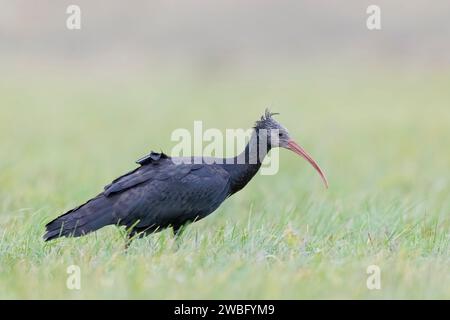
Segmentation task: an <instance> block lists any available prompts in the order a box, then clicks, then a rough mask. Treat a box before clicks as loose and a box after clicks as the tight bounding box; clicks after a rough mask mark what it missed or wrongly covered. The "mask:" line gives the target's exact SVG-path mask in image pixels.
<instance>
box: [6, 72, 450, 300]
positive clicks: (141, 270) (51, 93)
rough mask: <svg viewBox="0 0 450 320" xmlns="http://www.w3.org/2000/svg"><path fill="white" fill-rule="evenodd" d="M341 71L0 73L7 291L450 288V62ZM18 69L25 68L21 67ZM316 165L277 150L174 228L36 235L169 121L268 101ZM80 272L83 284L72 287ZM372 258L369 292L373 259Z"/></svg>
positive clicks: (431, 293) (394, 293)
mask: <svg viewBox="0 0 450 320" xmlns="http://www.w3.org/2000/svg"><path fill="white" fill-rule="evenodd" d="M356 70H357V69H356V68H355V69H353V70H352V72H349V71H348V70H344V69H329V70H325V69H324V70H319V71H317V70H315V71H314V72H312V71H311V70H308V69H295V68H294V70H290V71H278V72H272V71H268V70H265V71H260V72H259V73H251V72H249V73H248V74H245V73H242V74H234V73H233V72H230V73H229V74H219V75H212V76H210V78H207V77H204V76H193V75H192V74H190V73H188V72H186V73H183V72H178V73H177V72H172V71H170V72H159V71H158V70H144V71H145V72H143V73H142V74H145V76H143V75H136V74H131V75H120V76H114V77H110V76H108V75H103V76H102V75H97V76H92V77H91V76H90V77H88V79H85V77H83V76H81V75H76V74H74V73H67V74H66V73H64V72H62V73H58V72H54V71H51V70H50V71H49V70H47V71H46V72H32V71H27V72H26V73H10V74H9V77H4V79H3V80H1V81H2V82H1V83H0V146H1V148H0V298H8V299H15V298H26V299H35V298H56V299H62V298H69V299H70V298H108V299H116V298H139V299H154V298H162V299H165V298H183V299H195V298H212V299H216V298H233V299H234V298H239V299H241V298H255V299H261V298H275V299H284V298H287V299H298V298H361V299H370V298H375V299H379V298H396V299H397V298H413V299H416V298H417V299H418V298H440V299H443V298H447V299H448V298H450V273H449V271H450V270H449V265H450V232H449V231H450V221H449V213H450V212H449V211H450V167H449V163H450V148H448V146H449V145H450V125H449V123H450V108H449V103H450V91H449V90H448V88H449V86H450V73H448V72H445V71H436V72H434V73H425V72H419V71H417V72H416V73H413V72H410V73H407V72H401V71H398V72H397V71H396V72H390V71H386V70H375V69H371V70H364V69H361V70H359V71H356ZM25 76H26V77H25ZM268 104H272V105H273V107H272V108H273V110H274V111H278V112H280V113H281V115H280V116H279V117H278V119H279V120H280V122H281V123H283V124H284V125H285V126H286V127H287V128H289V129H290V132H291V135H292V136H294V137H295V138H297V140H298V142H299V143H300V144H302V145H303V146H304V147H305V148H306V149H307V150H308V151H310V152H311V154H313V155H314V157H315V158H316V159H317V160H318V162H319V163H320V164H321V166H322V167H323V168H324V170H325V171H326V173H327V175H328V178H329V181H330V189H329V190H327V191H326V190H324V188H323V186H322V184H321V181H320V179H319V178H318V176H317V175H316V174H315V172H313V170H312V169H311V168H310V166H309V165H307V164H306V162H305V161H303V160H299V159H298V158H297V157H296V156H295V155H293V154H291V153H289V152H288V151H281V152H280V154H281V158H282V159H281V165H280V171H279V173H278V174H277V175H275V176H257V177H255V179H254V180H253V181H252V182H251V183H250V184H249V185H248V186H247V187H246V188H245V189H244V190H243V191H242V192H240V193H238V194H236V195H235V196H233V197H232V198H230V199H228V200H227V201H226V202H225V203H224V204H223V205H222V206H221V207H220V208H219V209H218V210H217V211H216V212H215V213H213V214H212V215H210V216H209V217H208V218H206V219H204V220H202V221H200V222H198V223H195V224H193V225H191V226H189V227H188V228H187V230H186V232H185V233H184V234H183V235H182V237H181V239H179V241H177V242H175V241H174V239H173V237H172V234H171V232H169V231H164V232H161V233H159V234H156V235H153V236H150V237H147V238H145V239H140V240H137V241H134V243H133V244H132V245H131V247H130V248H129V250H128V252H124V251H123V245H124V241H123V232H120V230H118V229H117V228H115V227H107V228H104V229H102V230H100V231H98V232H96V233H94V234H90V235H89V236H86V237H83V238H78V239H62V240H58V241H54V242H50V243H44V242H43V241H42V238H41V237H42V235H43V232H44V225H45V223H46V222H48V221H49V220H50V219H52V218H54V217H55V216H57V215H58V214H60V213H62V212H64V211H65V210H67V209H70V208H72V207H74V206H75V205H77V204H79V203H80V202H83V201H85V200H86V199H88V198H89V197H91V196H93V195H95V194H96V193H97V192H98V191H99V190H101V188H102V187H103V186H104V185H105V184H107V183H108V182H110V181H111V180H112V179H113V178H115V177H116V176H118V175H119V174H121V173H123V172H125V171H126V170H129V169H131V168H133V167H134V164H133V162H134V160H136V159H138V158H139V157H140V156H142V155H144V154H146V153H147V152H148V151H150V150H151V149H154V150H160V149H163V150H167V151H169V150H170V148H171V146H172V144H171V142H170V133H171V132H172V130H173V129H175V128H180V127H185V128H188V129H191V128H192V124H193V121H194V120H199V119H201V120H204V126H205V127H218V128H220V129H225V128H239V127H240V128H248V127H249V126H251V125H252V122H253V121H254V120H256V119H257V117H258V116H259V115H260V114H261V113H262V112H263V109H264V108H265V107H266V106H267V105H268ZM72 264H74V265H78V266H80V268H81V275H82V277H81V290H69V289H67V287H66V280H67V276H68V275H67V273H66V270H67V267H68V266H70V265H72ZM373 264H375V265H378V266H379V267H380V269H381V286H382V287H381V290H368V289H367V287H366V279H367V276H368V275H367V274H366V268H367V267H368V266H369V265H373Z"/></svg>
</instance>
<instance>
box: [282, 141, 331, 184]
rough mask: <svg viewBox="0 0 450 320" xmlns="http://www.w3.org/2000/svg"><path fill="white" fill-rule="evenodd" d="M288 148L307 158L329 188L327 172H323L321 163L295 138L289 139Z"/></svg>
mask: <svg viewBox="0 0 450 320" xmlns="http://www.w3.org/2000/svg"><path fill="white" fill-rule="evenodd" d="M287 149H289V150H291V151H293V152H295V153H296V154H298V155H299V156H301V157H303V158H305V159H306V160H307V161H308V162H309V163H310V164H311V165H312V166H313V167H314V169H316V171H317V172H318V173H319V174H320V177H321V178H322V180H323V183H324V184H325V187H326V188H328V181H327V178H326V177H325V174H324V173H323V171H322V169H320V167H319V165H318V164H317V162H316V161H314V159H313V158H311V156H310V155H309V154H308V153H307V152H306V151H305V150H304V149H303V148H302V147H300V146H299V145H298V144H297V143H296V142H295V141H294V140H289V141H288V144H287Z"/></svg>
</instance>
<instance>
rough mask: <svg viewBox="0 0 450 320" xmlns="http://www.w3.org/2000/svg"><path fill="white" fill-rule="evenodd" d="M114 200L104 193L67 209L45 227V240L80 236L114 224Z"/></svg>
mask: <svg viewBox="0 0 450 320" xmlns="http://www.w3.org/2000/svg"><path fill="white" fill-rule="evenodd" d="M113 223H114V221H113V213H112V201H111V198H106V197H105V196H104V195H103V194H99V195H98V196H97V197H95V198H93V199H91V200H89V201H88V202H86V203H85V204H82V205H81V206H79V207H76V208H74V209H72V210H69V211H67V212H66V213H65V214H63V215H61V216H59V217H58V218H56V219H55V220H53V221H51V222H49V223H48V224H47V225H46V226H45V228H46V231H47V233H46V234H45V235H44V240H45V241H49V240H52V239H56V238H59V237H69V236H70V237H80V236H83V235H85V234H87V233H89V232H92V231H95V230H97V229H100V228H101V227H104V226H106V225H109V224H113Z"/></svg>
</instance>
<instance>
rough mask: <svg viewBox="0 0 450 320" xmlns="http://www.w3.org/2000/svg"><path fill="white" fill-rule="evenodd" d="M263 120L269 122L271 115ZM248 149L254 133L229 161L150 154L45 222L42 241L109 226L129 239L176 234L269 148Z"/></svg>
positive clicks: (248, 173) (234, 186) (243, 178)
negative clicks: (96, 192) (99, 190)
mask: <svg viewBox="0 0 450 320" xmlns="http://www.w3.org/2000/svg"><path fill="white" fill-rule="evenodd" d="M266 117H267V118H268V119H269V118H270V119H271V115H270V114H269V115H267V113H266ZM256 132H257V131H256ZM252 145H259V135H258V134H256V135H255V134H254V135H252V138H251V140H250V142H249V144H248V145H247V147H246V148H245V150H244V151H243V152H242V153H241V154H240V155H239V156H237V157H235V158H233V159H231V160H232V161H224V159H213V161H211V159H198V158H196V159H194V158H189V161H186V160H187V159H181V158H171V157H169V156H167V155H165V154H164V153H155V152H151V153H150V154H149V155H148V156H146V157H144V158H142V159H140V160H138V161H137V163H138V164H140V166H139V167H138V168H136V169H134V170H133V171H131V172H129V173H127V174H125V175H123V176H121V177H119V178H117V179H115V180H114V181H113V182H112V183H110V184H109V185H107V186H106V187H105V188H104V190H103V192H102V193H100V194H99V195H97V196H96V197H95V198H93V199H91V200H89V201H88V202H86V203H84V204H82V205H81V206H79V207H76V208H74V209H72V210H70V211H68V212H66V213H65V214H63V215H62V216H60V217H58V218H56V219H55V220H53V221H51V222H50V223H48V224H47V225H46V229H47V233H46V234H45V235H44V239H45V240H51V239H54V238H58V237H61V236H74V237H77V236H82V235H84V234H87V233H89V232H92V231H95V230H97V229H99V228H101V227H103V226H106V225H112V224H113V225H121V226H126V227H127V229H129V230H130V235H131V236H133V235H135V234H148V233H152V232H156V231H159V230H162V229H164V228H167V227H173V229H174V230H175V232H176V231H178V230H179V229H180V228H181V227H182V226H183V225H185V224H186V223H189V222H193V221H197V220H200V219H202V218H204V217H206V216H207V215H209V214H210V213H212V212H213V211H214V210H216V209H217V208H218V207H219V206H220V204H221V203H222V202H223V201H224V200H225V199H226V198H228V197H229V196H231V195H232V194H234V193H236V192H237V191H239V190H241V189H242V188H243V187H244V186H245V185H246V184H247V183H248V182H249V181H250V180H251V179H252V178H253V176H254V175H255V174H256V173H257V171H258V169H259V168H260V166H261V162H262V160H263V159H264V156H265V155H266V153H267V152H268V151H269V150H270V148H271V145H270V144H269V145H268V147H267V149H265V150H264V152H260V150H258V148H255V150H256V151H258V152H259V153H258V154H256V152H255V151H254V150H253V151H252V148H251V146H252ZM239 159H244V161H243V162H242V161H241V162H239ZM228 160H230V159H228Z"/></svg>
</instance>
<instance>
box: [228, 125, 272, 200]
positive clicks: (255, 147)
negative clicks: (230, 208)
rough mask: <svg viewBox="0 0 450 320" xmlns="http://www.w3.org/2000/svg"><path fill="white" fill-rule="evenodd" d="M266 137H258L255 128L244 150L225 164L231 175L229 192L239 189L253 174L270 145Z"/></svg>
mask: <svg viewBox="0 0 450 320" xmlns="http://www.w3.org/2000/svg"><path fill="white" fill-rule="evenodd" d="M265 141H267V139H266V137H264V138H263V137H260V135H259V133H258V131H257V130H255V131H254V132H253V133H252V136H251V138H250V141H249V142H248V144H247V145H246V147H245V150H244V151H243V152H242V153H240V154H239V155H237V156H236V157H234V158H233V163H232V164H225V169H226V170H227V171H228V172H229V173H230V177H231V193H235V192H237V191H239V190H241V189H242V188H243V187H245V185H246V184H247V183H248V182H249V181H250V180H251V179H252V178H253V177H254V176H255V174H256V173H257V172H258V170H259V168H260V167H261V163H262V161H263V160H264V158H265V156H266V155H267V153H268V152H269V151H270V146H268V145H267V143H266V142H265Z"/></svg>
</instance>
